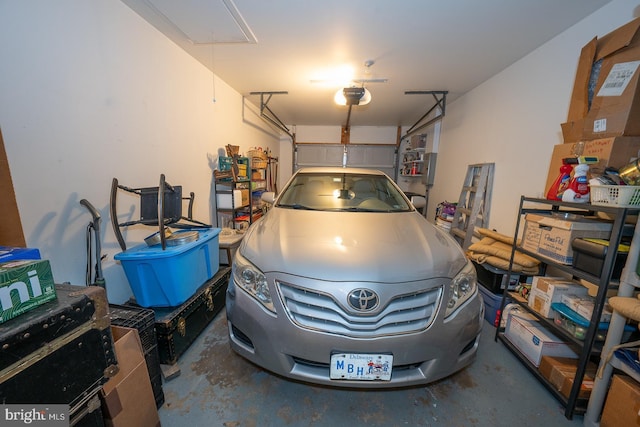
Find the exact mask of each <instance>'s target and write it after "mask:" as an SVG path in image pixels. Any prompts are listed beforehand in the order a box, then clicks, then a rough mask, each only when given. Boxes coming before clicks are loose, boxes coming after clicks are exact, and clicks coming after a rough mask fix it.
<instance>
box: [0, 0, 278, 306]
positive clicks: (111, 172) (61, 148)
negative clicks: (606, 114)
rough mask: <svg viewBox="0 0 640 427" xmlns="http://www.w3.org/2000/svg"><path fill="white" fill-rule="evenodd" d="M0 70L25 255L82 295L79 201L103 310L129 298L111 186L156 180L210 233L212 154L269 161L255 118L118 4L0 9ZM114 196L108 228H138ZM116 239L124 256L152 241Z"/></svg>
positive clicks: (122, 199) (140, 233)
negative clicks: (94, 222)
mask: <svg viewBox="0 0 640 427" xmlns="http://www.w3.org/2000/svg"><path fill="white" fill-rule="evenodd" d="M0 58H2V59H1V60H0V76H2V78H1V79H0V94H2V95H1V96H0V128H1V130H2V133H3V136H4V142H5V148H6V151H7V156H8V160H9V164H10V168H11V173H12V178H13V183H14V187H15V191H16V197H17V202H18V208H19V210H20V216H21V218H22V223H23V227H24V233H25V238H26V241H27V245H28V246H29V247H37V248H39V249H40V251H41V253H42V256H43V258H46V259H49V260H50V261H51V264H52V268H53V274H54V278H55V280H56V281H57V282H67V281H68V282H71V283H73V284H84V283H85V278H84V274H85V266H86V253H85V229H86V227H87V225H88V223H89V222H90V221H91V216H90V215H89V213H88V211H87V210H86V209H85V208H84V207H82V206H81V205H80V204H79V201H80V200H81V199H83V198H86V199H87V200H89V201H90V202H91V203H92V204H93V205H94V206H96V208H97V209H98V210H99V211H100V212H101V215H102V240H103V243H102V247H103V254H106V255H107V259H106V261H105V262H104V273H105V277H106V280H107V292H108V295H109V299H110V301H112V302H115V303H121V302H123V301H125V300H126V299H127V298H128V297H129V296H130V295H131V290H130V288H129V286H128V283H127V281H126V278H125V276H124V273H123V271H122V268H121V266H120V265H118V264H117V263H115V262H114V260H113V255H115V254H116V253H118V252H120V247H119V246H118V244H117V242H116V241H115V235H114V233H113V228H112V226H111V223H110V217H109V192H110V188H111V181H112V179H113V178H114V177H116V178H117V179H118V180H119V182H120V183H121V184H123V185H127V186H129V187H153V186H157V185H158V182H159V178H160V174H161V173H164V174H165V175H166V179H167V182H169V183H170V184H173V185H181V186H182V187H183V191H184V192H185V193H186V194H188V193H189V192H191V191H193V192H194V193H195V195H196V198H195V206H194V217H195V218H196V219H198V220H201V221H203V222H208V223H211V222H213V221H215V219H214V217H213V215H212V211H211V203H210V202H211V201H212V199H213V197H212V169H214V168H215V167H216V163H217V157H218V155H219V154H220V153H222V152H223V147H224V146H225V145H226V144H234V145H240V147H241V150H242V151H245V150H247V149H248V148H250V147H252V146H261V147H263V148H270V149H271V150H272V151H273V153H274V154H275V155H277V154H278V151H279V148H280V140H279V137H278V136H277V135H276V134H275V132H274V131H273V130H270V129H265V127H266V125H265V124H264V122H263V121H262V120H260V118H259V117H257V115H256V112H255V108H250V109H248V108H249V107H246V106H245V104H244V102H243V99H242V97H241V95H240V94H238V93H237V92H236V91H234V90H232V89H231V88H230V87H229V86H228V85H226V84H225V83H224V82H223V81H221V80H219V79H217V78H215V80H214V78H213V76H212V74H211V72H210V71H208V70H207V69H206V68H205V67H204V66H202V65H201V64H200V63H199V62H197V61H195V60H194V59H192V58H191V57H190V56H188V55H187V54H186V53H185V52H184V51H183V50H182V49H180V48H178V47H177V46H176V45H175V44H173V43H172V42H171V41H169V39H167V38H166V37H165V36H163V35H161V34H160V33H159V32H158V31H157V30H156V29H155V28H153V27H152V26H150V25H149V24H147V23H146V22H145V21H144V20H142V18H140V17H139V16H138V15H137V14H135V13H134V12H133V11H132V10H131V9H129V8H128V7H127V6H126V5H124V4H123V3H122V2H119V1H113V0H92V1H83V0H57V1H55V2H51V1H48V0H41V1H36V0H30V1H28V2H24V1H3V2H0ZM214 88H215V90H214ZM214 93H215V103H214V102H213V98H214ZM121 194H122V192H120V193H119V196H118V213H119V214H120V218H119V222H123V221H125V220H126V219H127V217H130V219H139V216H140V215H139V212H138V211H137V209H138V207H139V199H138V198H137V197H131V196H129V197H127V195H126V194H124V195H121ZM184 213H185V214H186V205H185V212H184ZM124 231H125V238H126V239H127V242H128V245H129V246H131V245H133V244H136V243H138V242H141V241H142V238H143V237H145V236H146V235H148V234H150V233H151V232H153V231H154V230H153V229H150V228H149V227H144V226H135V227H129V228H127V229H124ZM0 244H1V242H0Z"/></svg>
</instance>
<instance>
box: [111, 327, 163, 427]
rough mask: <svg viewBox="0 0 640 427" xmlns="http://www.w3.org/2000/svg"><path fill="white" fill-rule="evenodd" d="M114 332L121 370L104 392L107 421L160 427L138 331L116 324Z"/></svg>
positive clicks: (117, 424)
mask: <svg viewBox="0 0 640 427" xmlns="http://www.w3.org/2000/svg"><path fill="white" fill-rule="evenodd" d="M111 332H112V334H113V339H114V342H115V351H116V358H117V360H118V368H119V371H118V373H117V374H116V375H115V376H113V377H111V378H110V379H109V381H107V383H106V384H105V385H104V386H103V387H102V390H101V392H100V394H101V398H102V409H103V413H104V418H105V424H106V425H107V426H113V427H130V426H149V427H155V426H158V427H159V426H160V418H159V416H158V409H157V408H156V402H155V399H154V397H153V389H152V388H151V380H150V379H149V371H148V370H147V364H146V362H145V358H144V351H143V349H142V344H141V343H140V337H139V335H138V331H137V330H136V329H131V328H124V327H120V326H112V327H111Z"/></svg>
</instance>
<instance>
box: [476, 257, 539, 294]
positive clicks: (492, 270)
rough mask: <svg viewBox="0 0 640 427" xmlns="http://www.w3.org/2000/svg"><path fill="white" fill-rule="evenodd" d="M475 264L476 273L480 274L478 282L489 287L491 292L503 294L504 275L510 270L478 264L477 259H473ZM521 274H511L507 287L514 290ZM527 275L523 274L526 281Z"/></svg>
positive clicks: (523, 279)
mask: <svg viewBox="0 0 640 427" xmlns="http://www.w3.org/2000/svg"><path fill="white" fill-rule="evenodd" d="M472 262H473V265H474V266H475V267H476V274H477V275H478V282H480V284H481V285H483V286H484V287H485V288H487V289H489V290H490V291H491V292H493V293H496V294H502V293H503V292H504V289H502V280H503V278H504V276H505V275H506V274H507V273H508V271H505V270H500V269H499V268H497V267H494V266H492V265H489V264H486V263H484V264H478V263H476V262H475V261H472ZM520 280H521V279H520V274H511V277H510V278H509V283H508V284H507V289H508V290H510V291H512V290H514V289H515V288H516V286H517V285H518V282H520ZM526 280H527V276H522V281H526Z"/></svg>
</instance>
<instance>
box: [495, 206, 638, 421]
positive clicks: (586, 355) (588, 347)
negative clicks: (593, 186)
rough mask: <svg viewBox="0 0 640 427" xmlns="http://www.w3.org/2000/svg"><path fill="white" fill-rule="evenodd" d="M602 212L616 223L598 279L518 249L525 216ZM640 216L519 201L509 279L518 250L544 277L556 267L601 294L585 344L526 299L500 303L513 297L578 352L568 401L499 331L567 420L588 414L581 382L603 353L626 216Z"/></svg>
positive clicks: (608, 209) (628, 210) (634, 210)
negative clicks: (600, 338) (599, 337)
mask: <svg viewBox="0 0 640 427" xmlns="http://www.w3.org/2000/svg"><path fill="white" fill-rule="evenodd" d="M597 212H601V213H606V214H608V216H609V217H610V218H611V220H612V221H613V224H612V231H611V235H610V238H609V241H610V243H609V248H613V249H610V250H608V251H607V254H606V256H605V259H604V263H603V268H602V271H601V273H600V275H599V276H595V275H593V274H590V273H588V272H585V271H582V270H578V269H575V268H573V267H572V266H571V265H564V264H560V263H558V262H556V261H553V260H551V259H549V258H546V257H543V256H541V255H539V254H536V253H533V252H530V251H527V250H526V249H523V248H521V247H519V246H518V243H517V242H518V235H519V231H520V229H521V222H522V219H523V218H524V215H525V214H527V213H538V214H544V213H546V214H550V213H563V214H565V213H571V214H575V215H582V216H591V215H593V214H594V213H597ZM639 212H640V208H635V207H634V208H625V207H614V206H596V205H591V204H584V203H569V202H560V201H553V200H546V199H538V198H530V197H525V196H522V197H521V198H520V206H519V210H518V219H517V222H516V230H515V234H514V236H515V237H514V244H513V246H512V251H511V259H510V267H509V271H508V276H507V277H510V276H511V274H512V268H511V266H512V265H513V260H514V255H515V252H516V249H517V250H518V252H522V253H524V254H526V255H529V256H531V257H534V258H536V259H538V260H540V261H541V262H542V263H543V273H544V271H545V270H546V267H547V266H553V267H554V268H556V269H558V270H561V271H564V272H566V273H569V274H570V275H571V276H573V277H574V278H576V279H584V280H586V281H587V282H590V283H592V284H594V285H596V286H597V288H598V291H597V295H596V297H595V298H596V302H595V307H594V310H593V315H592V317H591V319H590V326H589V329H588V331H587V334H586V336H585V339H584V341H580V340H577V339H575V338H574V337H572V336H571V335H570V334H568V333H566V332H565V331H564V330H563V329H561V328H559V327H558V326H557V325H555V324H554V323H553V322H552V321H550V320H549V319H545V318H543V317H542V316H540V314H538V313H537V312H535V311H534V310H532V309H530V308H529V306H528V304H527V301H526V300H524V298H522V297H520V298H518V297H517V295H514V294H512V293H508V292H505V293H504V295H503V298H502V303H501V313H502V309H504V306H505V305H506V300H507V297H508V296H510V297H511V298H512V299H513V300H514V301H515V302H516V303H518V304H519V305H520V306H521V307H523V308H524V309H525V310H526V311H528V312H529V313H532V314H533V315H534V316H536V317H537V318H538V319H539V320H540V321H541V322H542V324H543V325H544V326H545V327H546V328H548V329H550V330H551V331H553V333H554V334H556V335H559V336H562V337H563V338H566V339H567V341H568V342H569V343H570V345H572V346H573V347H575V348H576V349H578V354H579V358H578V367H577V371H576V376H575V379H574V382H573V387H572V388H571V392H570V394H569V397H568V398H567V397H565V396H563V395H561V394H560V393H559V392H558V391H557V390H556V389H555V388H554V387H553V386H552V385H551V384H550V383H549V382H548V381H547V379H545V378H544V377H543V376H542V375H541V374H540V372H539V371H538V369H537V367H536V366H534V365H533V364H531V363H530V362H529V361H528V360H527V359H526V358H525V357H524V355H522V354H521V353H520V351H519V350H518V349H517V348H516V347H515V346H513V345H512V344H511V342H510V341H509V340H508V338H506V337H505V336H504V333H503V331H501V330H500V328H497V329H496V335H495V340H499V341H501V342H502V343H504V344H505V346H506V347H507V348H508V349H509V350H510V351H512V352H513V353H514V355H515V356H516V357H518V358H519V359H520V360H521V361H522V363H523V364H525V366H526V367H527V368H528V369H529V370H530V371H531V372H532V373H533V374H534V376H535V377H536V378H538V379H539V380H540V381H541V382H542V383H543V384H544V385H545V386H546V387H547V388H548V389H549V391H550V392H551V393H552V394H553V395H554V396H555V397H556V398H557V399H558V400H559V401H560V402H561V403H562V404H563V405H564V407H565V417H567V418H568V419H571V418H572V417H573V415H574V414H578V413H584V412H585V411H586V408H587V407H586V405H587V401H586V400H585V399H579V397H578V396H579V392H580V387H581V385H582V381H583V379H584V374H585V371H586V368H587V365H588V363H589V360H590V359H591V358H595V357H599V356H600V352H601V350H602V349H601V346H600V345H596V341H595V338H596V332H597V329H598V323H599V320H600V318H601V315H602V311H603V307H604V304H605V300H606V296H607V291H608V290H610V289H613V288H616V287H617V286H618V284H619V282H616V281H612V278H611V276H612V272H613V267H614V264H615V260H616V256H617V252H618V249H617V248H618V245H619V244H620V241H621V238H622V236H623V233H624V231H625V222H626V219H627V216H629V215H631V214H636V215H637V214H638V213H639Z"/></svg>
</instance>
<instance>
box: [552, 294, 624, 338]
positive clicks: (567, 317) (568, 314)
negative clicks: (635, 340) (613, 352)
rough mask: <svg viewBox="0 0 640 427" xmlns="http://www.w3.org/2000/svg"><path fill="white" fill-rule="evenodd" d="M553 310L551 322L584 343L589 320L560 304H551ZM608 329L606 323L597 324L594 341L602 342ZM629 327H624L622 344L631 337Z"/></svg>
mask: <svg viewBox="0 0 640 427" xmlns="http://www.w3.org/2000/svg"><path fill="white" fill-rule="evenodd" d="M551 309H552V310H553V322H554V323H555V324H556V325H558V326H560V327H561V328H562V329H564V330H565V331H567V332H569V333H570V334H571V335H573V336H574V337H575V338H577V339H579V340H582V341H584V339H585V338H586V336H587V330H588V329H589V320H587V319H585V318H584V317H582V316H580V315H579V314H578V313H576V312H575V311H573V310H571V309H570V308H569V307H567V306H566V305H565V304H563V303H561V302H554V303H552V304H551ZM608 329H609V323H608V322H600V323H598V331H597V332H596V341H604V340H605V338H606V337H607V330H608ZM634 329H635V328H633V327H632V326H630V325H626V326H625V327H624V334H623V337H622V342H625V341H627V340H628V339H629V337H630V336H631V333H632V332H633V331H634Z"/></svg>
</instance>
